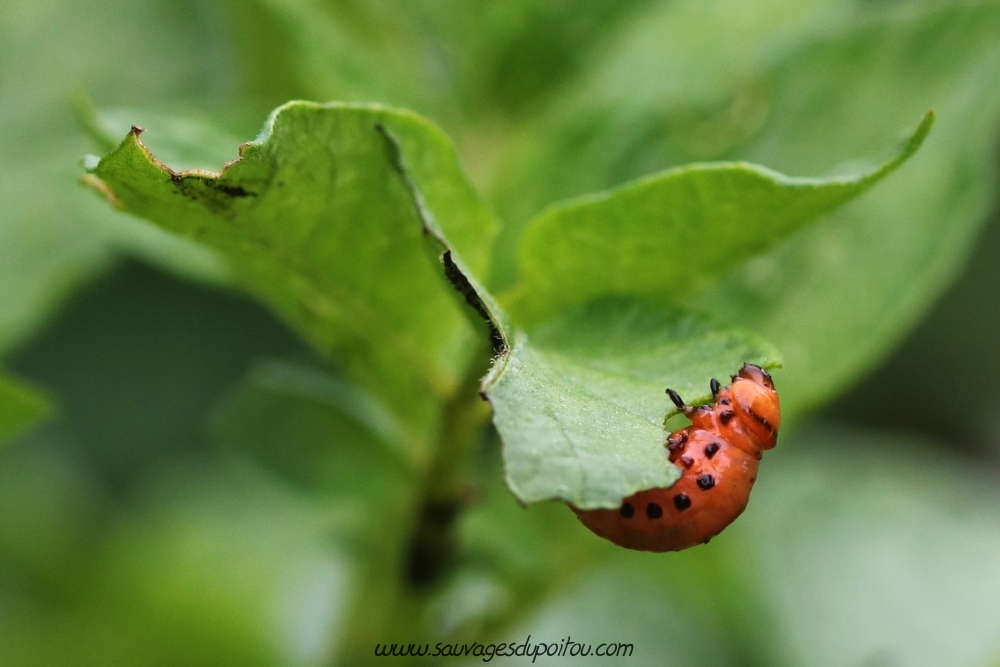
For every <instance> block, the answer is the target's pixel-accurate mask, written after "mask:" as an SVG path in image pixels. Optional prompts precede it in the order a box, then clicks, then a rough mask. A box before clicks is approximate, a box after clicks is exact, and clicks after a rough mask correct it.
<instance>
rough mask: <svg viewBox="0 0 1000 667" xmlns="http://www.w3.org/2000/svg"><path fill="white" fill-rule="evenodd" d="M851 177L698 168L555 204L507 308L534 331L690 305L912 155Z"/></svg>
mask: <svg viewBox="0 0 1000 667" xmlns="http://www.w3.org/2000/svg"><path fill="white" fill-rule="evenodd" d="M933 122H934V115H933V113H929V114H928V115H927V116H926V117H925V118H924V121H923V123H921V125H920V127H919V128H918V129H917V131H916V132H915V133H914V135H913V137H912V138H911V139H910V141H909V142H908V143H907V145H906V146H905V148H904V149H903V150H902V152H901V153H900V154H899V155H898V156H896V157H895V158H893V159H892V160H890V161H889V162H886V163H885V164H884V165H882V166H881V167H879V168H878V169H875V170H873V171H871V172H868V173H867V174H864V175H860V176H857V177H854V178H838V179H826V180H824V179H806V178H798V179H796V178H788V177H786V176H783V175H781V174H777V173H774V172H772V171H769V170H765V169H761V168H760V167H757V166H755V165H747V164H706V165H693V166H690V167H682V168H679V169H676V170H671V171H668V172H666V173H663V174H659V175H656V176H650V177H647V178H645V179H642V180H641V181H638V182H636V183H633V184H631V185H626V186H623V187H621V188H619V189H617V190H614V191H612V192H608V193H606V194H599V195H592V196H589V197H587V198H585V199H583V200H581V201H576V202H571V203H569V204H562V205H558V206H556V207H554V208H551V209H549V210H547V211H545V212H544V213H542V214H541V215H539V216H538V217H537V218H535V219H534V220H532V221H531V222H530V223H528V226H527V228H526V229H525V231H524V235H523V236H522V237H521V242H520V245H519V256H520V260H521V261H520V267H521V278H520V282H519V283H518V285H517V286H516V287H515V288H514V295H513V296H511V301H512V303H511V304H510V306H509V308H510V310H511V311H512V312H513V314H514V316H515V318H517V319H518V320H519V321H521V322H524V323H526V325H527V326H531V325H533V324H537V323H538V322H541V321H544V320H546V319H548V318H551V317H553V316H555V315H557V314H559V313H560V312H561V311H562V310H564V309H565V308H566V307H568V306H571V305H573V304H578V303H586V302H587V301H589V300H591V299H593V298H596V297H599V296H603V295H605V294H633V295H637V296H643V297H646V298H648V299H650V300H653V301H659V302H661V303H677V302H680V301H683V300H684V299H685V297H686V296H687V295H689V294H691V293H694V292H697V291H699V290H700V289H702V288H704V287H705V286H706V285H709V284H711V283H712V282H714V281H715V280H716V279H717V278H718V277H719V276H720V275H721V274H723V273H724V272H725V271H727V270H728V269H732V268H735V267H737V266H740V265H741V264H743V263H745V262H746V261H747V259H749V258H750V257H753V256H754V255H757V254H760V253H763V252H766V251H767V250H770V249H772V248H773V247H775V246H776V245H778V244H779V243H780V242H781V241H783V240H785V239H786V238H788V237H789V236H791V235H792V234H793V233H795V232H796V231H798V230H799V229H801V228H802V227H804V226H806V225H807V224H809V223H810V222H813V221H815V220H816V219H817V218H819V217H821V216H823V215H824V214H827V213H830V212H831V211H833V210H835V209H836V208H838V207H840V206H842V205H843V204H844V203H846V202H848V201H850V200H851V199H854V198H856V197H858V196H859V195H861V194H862V193H864V192H865V191H866V190H868V189H869V188H870V187H871V186H872V185H874V184H875V183H877V182H878V181H880V180H882V179H883V178H884V177H885V176H887V175H888V174H890V173H891V172H893V171H894V170H895V169H897V168H898V167H899V166H900V165H902V164H903V163H904V162H905V161H906V160H907V159H908V158H909V157H910V156H911V155H913V154H914V153H915V152H916V151H917V149H918V148H919V147H920V145H921V144H922V143H923V141H924V139H925V138H926V137H927V133H928V132H929V131H930V128H931V125H932V124H933Z"/></svg>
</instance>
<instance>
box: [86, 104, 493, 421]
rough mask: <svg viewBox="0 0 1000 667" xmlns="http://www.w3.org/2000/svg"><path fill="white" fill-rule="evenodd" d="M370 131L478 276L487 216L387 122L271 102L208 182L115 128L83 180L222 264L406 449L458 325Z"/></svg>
mask: <svg viewBox="0 0 1000 667" xmlns="http://www.w3.org/2000/svg"><path fill="white" fill-rule="evenodd" d="M381 128H384V130H383V129H381ZM385 132H390V133H392V136H393V137H395V138H396V140H398V141H400V143H401V145H402V147H403V150H404V151H405V152H406V159H407V163H408V165H412V169H413V171H412V172H411V176H412V177H413V178H414V179H415V180H416V182H417V184H418V187H420V189H421V192H422V193H423V195H424V197H425V199H424V203H425V205H426V206H427V207H428V210H429V212H430V213H431V214H432V215H433V216H434V219H435V220H436V221H437V224H439V225H440V226H441V228H442V229H443V230H445V231H446V233H448V234H449V237H452V238H453V242H454V243H455V245H456V247H458V248H460V249H461V252H462V255H463V257H466V258H467V261H468V262H469V263H470V266H471V267H472V268H473V269H478V270H485V261H486V259H487V256H488V252H489V243H490V239H491V237H492V235H493V233H494V229H495V223H494V221H493V219H492V217H491V216H490V214H489V212H488V211H487V210H486V209H485V208H484V207H483V206H482V204H480V203H479V202H478V200H477V199H476V198H475V195H474V194H473V192H472V190H471V189H470V187H469V186H468V185H467V184H466V182H465V180H464V179H463V177H462V175H461V173H460V171H459V170H458V167H457V165H456V163H455V158H454V154H453V151H452V149H451V146H450V145H449V144H448V142H447V139H445V138H444V136H443V135H442V134H441V132H440V131H439V130H437V129H436V128H434V127H433V126H432V125H430V124H429V123H427V122H426V121H423V120H422V119H420V118H418V117H416V116H414V115H412V114H407V113H403V112H395V111H389V110H383V109H378V108H364V107H350V106H344V105H330V106H325V107H324V106H320V105H315V104H303V103H296V104H291V105H288V106H285V107H282V108H281V109H278V110H277V111H276V112H275V113H274V115H273V116H272V118H271V120H270V121H269V123H268V127H267V128H266V130H265V133H264V136H263V138H262V139H261V140H260V141H258V142H256V143H253V144H247V145H245V146H244V148H242V149H241V156H240V159H239V160H238V161H236V162H233V163H232V164H230V165H229V166H227V167H226V168H225V169H224V170H223V171H222V172H220V173H219V174H218V175H215V174H210V173H204V172H200V171H193V172H187V173H183V172H182V173H177V172H173V171H171V170H170V169H168V168H167V167H165V166H164V165H163V164H162V163H159V162H158V161H157V160H156V159H155V158H153V157H152V155H151V154H150V153H149V152H148V151H147V150H146V148H145V147H144V146H142V144H141V143H139V138H138V132H131V133H130V134H129V135H128V136H127V137H126V138H125V140H124V141H123V142H122V144H121V146H119V147H118V149H116V150H115V151H114V152H112V153H111V154H110V155H109V156H108V157H107V158H105V159H104V160H102V161H101V162H100V164H99V165H97V167H96V168H95V169H94V172H93V175H94V179H92V180H91V181H90V183H91V184H92V185H93V186H94V187H96V188H97V189H99V190H100V191H102V192H104V193H105V194H107V196H108V198H109V199H110V200H111V202H112V203H113V204H115V205H116V206H119V207H121V208H123V209H124V210H127V211H129V212H132V213H135V214H137V215H143V216H145V217H148V218H150V219H151V220H153V221H155V222H157V223H159V224H160V225H162V226H164V227H165V228H167V229H169V230H171V231H174V232H176V233H179V234H181V235H184V236H186V237H187V238H191V239H196V240H199V241H201V242H203V243H206V244H207V245H209V246H210V247H212V248H214V249H216V250H217V251H219V252H221V253H222V254H223V255H225V256H226V257H227V258H228V259H229V260H230V261H231V262H232V265H233V270H234V271H236V272H237V273H238V275H239V276H240V279H241V280H242V282H243V283H244V284H245V285H246V286H247V287H248V289H250V291H252V292H253V293H255V294H257V295H259V296H260V297H261V298H263V299H264V300H265V301H266V302H268V303H269V304H270V305H271V306H272V307H273V308H275V310H277V311H278V312H279V313H280V314H281V315H282V316H283V317H284V318H285V319H287V320H288V321H289V322H290V323H291V324H292V325H293V326H295V327H296V328H297V329H298V330H299V331H300V332H301V333H302V334H303V335H304V336H305V337H306V338H307V339H309V340H311V341H312V342H313V343H314V344H315V345H316V346H317V347H318V348H319V349H321V350H323V351H324V352H333V353H335V355H336V356H337V357H338V359H339V360H340V361H341V363H342V364H343V365H344V366H345V368H346V369H347V371H348V373H349V374H350V375H351V376H352V377H353V378H355V379H357V380H358V381H360V382H361V383H362V384H363V385H365V386H366V387H368V388H369V389H370V390H372V391H374V392H376V393H378V394H379V395H380V396H381V397H382V399H383V400H385V401H386V402H387V403H388V404H389V405H390V406H391V407H392V408H393V410H394V411H395V412H396V413H397V414H398V416H399V417H400V418H401V419H402V420H404V422H405V423H406V425H407V427H408V428H409V430H410V435H411V437H413V438H414V439H416V440H419V439H421V438H422V437H425V436H426V433H427V431H428V429H430V428H432V427H433V425H434V415H433V410H434V407H435V404H436V402H437V401H440V400H442V399H443V398H444V397H446V396H448V395H449V394H450V393H451V392H452V391H454V388H455V384H456V382H457V377H456V373H457V372H458V371H459V370H460V368H459V367H458V366H457V363H456V360H455V357H456V354H457V355H458V358H459V359H461V346H462V345H463V343H464V340H463V338H464V336H463V335H464V334H465V333H466V331H465V330H464V329H463V328H462V326H461V325H462V324H463V323H464V320H463V318H462V315H461V313H460V311H459V310H458V308H457V307H456V305H455V302H454V300H453V298H452V297H451V295H450V294H449V293H448V291H447V288H446V287H444V286H443V277H442V276H441V274H440V270H439V269H437V268H436V267H435V266H434V265H433V263H432V262H431V261H430V260H429V257H428V251H427V250H426V249H425V241H424V238H423V237H424V228H423V223H422V220H421V219H420V217H419V216H418V211H417V209H416V207H415V205H414V201H413V199H412V196H411V193H410V191H409V189H408V187H407V184H406V182H405V181H404V179H403V177H402V175H401V174H399V173H397V171H396V165H395V164H394V162H393V160H392V159H391V157H390V151H391V145H390V144H389V143H388V140H387V138H386V136H385ZM373 331H378V332H379V333H380V337H379V339H378V340H375V339H372V337H371V333H372V332H373Z"/></svg>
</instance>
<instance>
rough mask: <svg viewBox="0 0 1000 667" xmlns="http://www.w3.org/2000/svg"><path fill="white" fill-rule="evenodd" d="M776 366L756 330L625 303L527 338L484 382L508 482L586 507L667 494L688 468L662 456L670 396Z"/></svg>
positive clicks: (520, 492) (697, 393) (523, 494)
mask: <svg viewBox="0 0 1000 667" xmlns="http://www.w3.org/2000/svg"><path fill="white" fill-rule="evenodd" d="M777 358H778V354H777V352H776V351H775V350H774V348H773V347H772V346H771V345H769V344H768V343H767V342H765V341H764V340H763V339H761V338H760V337H758V336H756V335H755V334H753V333H751V332H749V331H746V330H740V329H733V328H731V327H729V326H727V325H725V324H722V323H719V322H715V321H711V320H708V319H705V318H703V317H701V316H698V315H695V314H692V313H688V312H685V311H681V310H677V309H669V308H664V307H661V306H656V305H655V304H651V303H649V302H646V301H641V300H638V299H633V298H627V297H610V298H606V299H601V300H598V301H595V302H592V303H589V304H587V305H585V306H582V307H579V308H575V309H573V310H571V311H569V312H568V313H566V315H565V316H563V317H561V318H558V319H555V320H553V321H550V322H548V323H547V324H545V325H544V326H542V327H540V328H539V329H537V330H535V331H534V332H532V334H531V335H530V336H527V335H525V334H523V333H521V334H519V335H518V338H517V342H516V345H515V348H514V350H513V352H512V354H511V355H510V358H509V359H506V360H504V361H503V363H502V365H498V372H496V373H495V374H491V376H488V377H487V379H486V383H485V390H486V395H487V396H488V397H489V400H490V402H491V403H492V404H493V409H494V422H495V423H496V425H497V429H498V430H499V431H500V434H501V436H502V437H503V441H504V463H505V469H506V477H507V485H508V486H509V487H510V489H511V491H513V492H514V494H515V495H516V496H517V497H518V498H519V499H520V500H521V501H522V502H526V503H531V502H537V501H540V500H549V499H559V500H566V501H568V502H571V503H572V504H573V505H576V506H577V507H580V508H594V507H615V506H617V505H618V503H620V502H621V499H622V498H623V497H625V496H628V495H630V494H632V493H634V492H636V491H639V490H642V489H648V488H654V487H663V486H670V485H671V484H673V483H674V482H675V481H676V480H677V478H678V477H679V476H680V470H679V469H678V468H677V467H676V466H674V465H673V464H671V463H669V462H668V461H667V457H666V454H665V450H664V427H663V423H664V417H665V416H666V415H667V414H668V413H669V412H670V411H671V408H672V407H673V406H672V404H671V403H670V400H669V399H668V397H667V396H666V393H665V389H666V388H667V387H671V388H673V389H675V390H677V391H678V392H680V394H681V395H682V396H683V397H684V398H685V399H687V400H689V401H690V400H692V399H695V398H700V397H703V396H704V395H705V394H707V393H708V381H709V379H710V378H712V377H717V378H720V379H722V380H728V377H729V375H730V374H732V373H734V372H735V371H736V370H737V369H738V368H739V367H740V365H741V364H742V363H743V362H744V361H750V362H754V363H757V364H761V365H771V364H773V363H774V362H775V361H776V360H777Z"/></svg>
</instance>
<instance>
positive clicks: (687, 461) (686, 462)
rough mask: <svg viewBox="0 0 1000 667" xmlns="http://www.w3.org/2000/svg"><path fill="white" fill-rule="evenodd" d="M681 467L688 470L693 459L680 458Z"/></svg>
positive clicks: (687, 457)
mask: <svg viewBox="0 0 1000 667" xmlns="http://www.w3.org/2000/svg"><path fill="white" fill-rule="evenodd" d="M681 465H683V466H684V467H685V468H690V467H691V466H693V465H694V459H693V458H691V457H690V456H682V457H681Z"/></svg>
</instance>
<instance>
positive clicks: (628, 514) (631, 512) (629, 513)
mask: <svg viewBox="0 0 1000 667" xmlns="http://www.w3.org/2000/svg"><path fill="white" fill-rule="evenodd" d="M618 511H619V512H621V513H622V516H623V517H625V518H626V519H631V518H632V517H634V516H635V508H634V507H632V503H622V508H621V509H620V510H618Z"/></svg>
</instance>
